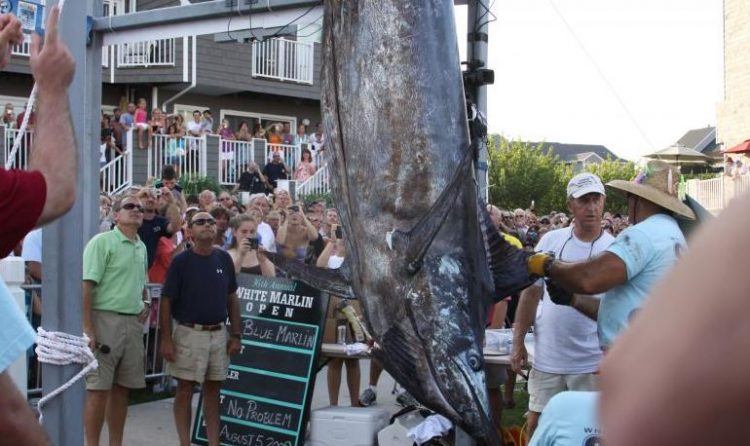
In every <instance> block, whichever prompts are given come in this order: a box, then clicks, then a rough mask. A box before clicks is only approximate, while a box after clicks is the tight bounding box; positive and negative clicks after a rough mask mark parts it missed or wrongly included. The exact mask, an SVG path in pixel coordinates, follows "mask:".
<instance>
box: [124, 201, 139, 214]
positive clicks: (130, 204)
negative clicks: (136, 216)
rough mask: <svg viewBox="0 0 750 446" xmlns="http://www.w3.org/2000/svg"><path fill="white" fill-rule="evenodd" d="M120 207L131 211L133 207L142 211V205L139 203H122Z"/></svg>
mask: <svg viewBox="0 0 750 446" xmlns="http://www.w3.org/2000/svg"><path fill="white" fill-rule="evenodd" d="M122 208H123V209H125V210H126V211H132V210H134V209H135V210H136V211H138V212H143V206H141V205H140V204H135V203H125V204H123V205H122Z"/></svg>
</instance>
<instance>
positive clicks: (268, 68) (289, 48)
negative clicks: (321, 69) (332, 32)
mask: <svg viewBox="0 0 750 446" xmlns="http://www.w3.org/2000/svg"><path fill="white" fill-rule="evenodd" d="M314 55H315V46H314V44H313V43H312V42H297V41H294V40H287V39H284V38H274V39H268V40H265V41H262V42H260V41H257V40H256V41H254V42H253V64H252V70H253V71H252V75H253V77H267V78H270V79H277V80H280V81H292V82H299V83H301V84H310V85H312V83H313V64H314Z"/></svg>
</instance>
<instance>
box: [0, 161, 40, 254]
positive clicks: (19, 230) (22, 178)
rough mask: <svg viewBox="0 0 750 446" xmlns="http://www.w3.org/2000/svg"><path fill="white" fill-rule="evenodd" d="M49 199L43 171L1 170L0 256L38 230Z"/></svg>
mask: <svg viewBox="0 0 750 446" xmlns="http://www.w3.org/2000/svg"><path fill="white" fill-rule="evenodd" d="M46 199H47V183H46V181H45V180H44V176H43V175H42V173H41V172H39V171H32V172H27V171H22V170H5V169H0V258H3V257H5V256H7V255H8V253H10V252H11V251H12V250H13V247H15V246H16V245H17V244H18V242H20V241H21V239H23V238H24V236H26V234H27V233H28V232H29V231H31V230H32V229H34V226H36V222H37V221H38V220H39V216H40V215H42V210H43V209H44V202H45V200H46Z"/></svg>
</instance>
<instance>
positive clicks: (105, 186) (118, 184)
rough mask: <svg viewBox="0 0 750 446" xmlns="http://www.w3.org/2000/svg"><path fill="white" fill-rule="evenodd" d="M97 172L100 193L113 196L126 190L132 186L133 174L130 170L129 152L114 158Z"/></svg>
mask: <svg viewBox="0 0 750 446" xmlns="http://www.w3.org/2000/svg"><path fill="white" fill-rule="evenodd" d="M99 171H100V173H101V175H100V180H101V184H100V189H101V191H102V193H104V194H107V195H114V194H117V193H120V192H122V191H123V190H125V189H127V188H128V187H130V185H131V184H132V178H133V172H132V171H131V169H130V152H129V151H126V152H123V153H122V154H121V155H118V156H116V157H115V158H114V159H113V160H112V161H110V162H108V163H107V164H105V165H104V166H102V168H101V169H99Z"/></svg>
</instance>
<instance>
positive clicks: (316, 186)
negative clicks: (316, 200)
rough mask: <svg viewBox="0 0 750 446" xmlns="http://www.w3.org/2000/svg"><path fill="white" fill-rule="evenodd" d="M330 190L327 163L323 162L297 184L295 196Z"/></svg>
mask: <svg viewBox="0 0 750 446" xmlns="http://www.w3.org/2000/svg"><path fill="white" fill-rule="evenodd" d="M330 190H331V188H330V183H329V176H328V164H325V165H323V167H321V168H319V169H318V171H317V172H315V174H314V175H313V176H311V177H310V178H308V179H307V181H305V182H304V183H301V184H298V185H297V196H298V197H304V196H305V195H320V194H327V193H328V192H329V191H330Z"/></svg>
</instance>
